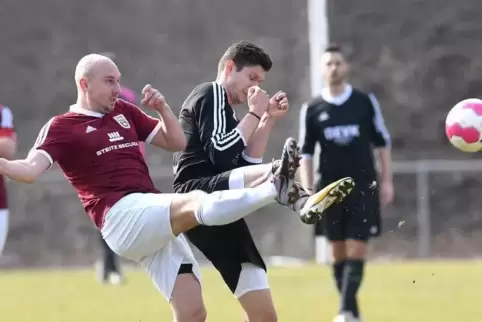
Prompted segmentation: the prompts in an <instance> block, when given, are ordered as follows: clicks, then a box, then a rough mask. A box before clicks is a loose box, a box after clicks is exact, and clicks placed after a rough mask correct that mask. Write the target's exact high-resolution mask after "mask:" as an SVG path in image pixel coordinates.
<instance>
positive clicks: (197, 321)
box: [174, 303, 207, 322]
mask: <svg viewBox="0 0 482 322" xmlns="http://www.w3.org/2000/svg"><path fill="white" fill-rule="evenodd" d="M206 318H207V312H206V309H205V308H204V305H202V303H199V304H198V305H190V306H186V307H185V308H184V309H183V310H179V311H178V312H176V313H175V317H174V321H175V322H204V321H206Z"/></svg>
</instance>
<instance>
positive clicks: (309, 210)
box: [299, 177, 355, 225]
mask: <svg viewBox="0 0 482 322" xmlns="http://www.w3.org/2000/svg"><path fill="white" fill-rule="evenodd" d="M353 187H355V181H353V179H352V178H350V177H346V178H343V179H340V180H338V181H335V182H332V183H330V184H329V185H328V186H326V187H325V188H323V189H322V190H321V191H319V192H317V193H315V194H313V195H311V196H310V197H309V198H308V199H307V200H306V202H305V204H304V206H303V208H302V209H301V211H300V213H299V214H300V218H301V221H302V222H304V223H305V224H308V225H313V224H315V223H316V222H318V221H319V220H320V219H321V217H322V216H323V212H324V211H325V210H326V209H328V208H329V207H330V206H331V205H332V204H334V203H340V202H341V201H343V199H344V198H345V197H346V196H347V195H348V194H349V193H350V192H351V191H352V190H353Z"/></svg>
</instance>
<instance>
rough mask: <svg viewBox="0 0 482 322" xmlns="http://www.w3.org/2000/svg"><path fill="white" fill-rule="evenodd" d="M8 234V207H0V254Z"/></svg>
mask: <svg viewBox="0 0 482 322" xmlns="http://www.w3.org/2000/svg"><path fill="white" fill-rule="evenodd" d="M7 235H8V209H0V255H2V252H3V248H4V247H5V243H6V242H7Z"/></svg>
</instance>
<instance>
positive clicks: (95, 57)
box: [75, 54, 117, 85]
mask: <svg viewBox="0 0 482 322" xmlns="http://www.w3.org/2000/svg"><path fill="white" fill-rule="evenodd" d="M106 68H110V69H112V68H115V69H117V66H116V64H115V63H114V62H113V61H112V60H111V59H110V58H109V57H106V56H103V55H99V54H89V55H87V56H84V57H82V59H80V61H79V63H78V64H77V67H76V68H75V82H76V83H77V85H79V82H80V80H81V79H82V78H86V79H91V78H92V77H93V76H95V75H96V73H97V72H98V71H100V70H105V69H106Z"/></svg>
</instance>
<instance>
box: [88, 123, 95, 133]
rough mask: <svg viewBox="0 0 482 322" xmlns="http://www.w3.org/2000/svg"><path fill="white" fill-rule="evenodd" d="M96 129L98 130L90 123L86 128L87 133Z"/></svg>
mask: <svg viewBox="0 0 482 322" xmlns="http://www.w3.org/2000/svg"><path fill="white" fill-rule="evenodd" d="M95 130H97V129H96V128H95V127H92V126H90V125H89V126H87V130H85V133H90V132H93V131H95Z"/></svg>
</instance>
